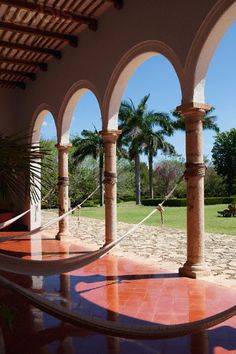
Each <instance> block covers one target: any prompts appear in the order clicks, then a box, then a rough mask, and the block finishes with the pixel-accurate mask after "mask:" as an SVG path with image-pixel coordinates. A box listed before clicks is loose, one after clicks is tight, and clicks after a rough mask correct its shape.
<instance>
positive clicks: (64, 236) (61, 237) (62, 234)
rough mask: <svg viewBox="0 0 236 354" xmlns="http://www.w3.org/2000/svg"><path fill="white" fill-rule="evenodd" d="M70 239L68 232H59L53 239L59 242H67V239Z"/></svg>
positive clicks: (70, 235)
mask: <svg viewBox="0 0 236 354" xmlns="http://www.w3.org/2000/svg"><path fill="white" fill-rule="evenodd" d="M71 237H72V234H71V233H70V231H59V232H58V233H57V234H56V237H55V239H56V240H58V241H60V240H62V241H67V240H68V239H71Z"/></svg>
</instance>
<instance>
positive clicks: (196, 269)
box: [178, 104, 209, 278]
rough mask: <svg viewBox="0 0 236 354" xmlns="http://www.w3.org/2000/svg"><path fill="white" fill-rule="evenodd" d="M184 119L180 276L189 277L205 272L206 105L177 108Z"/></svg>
mask: <svg viewBox="0 0 236 354" xmlns="http://www.w3.org/2000/svg"><path fill="white" fill-rule="evenodd" d="M178 109H179V110H180V111H181V113H182V114H183V115H184V117H185V128H186V161H187V162H186V180H187V261H186V263H185V264H184V266H183V267H182V268H180V269H179V273H180V275H183V276H189V277H192V278H196V277H199V276H201V275H206V274H208V273H209V271H208V270H207V266H206V264H205V244H204V176H205V165H204V161H203V133H202V129H203V128H202V126H203V124H202V121H203V117H204V115H205V112H206V111H207V110H208V109H209V107H208V106H206V105H197V104H191V105H188V106H182V107H180V108H178Z"/></svg>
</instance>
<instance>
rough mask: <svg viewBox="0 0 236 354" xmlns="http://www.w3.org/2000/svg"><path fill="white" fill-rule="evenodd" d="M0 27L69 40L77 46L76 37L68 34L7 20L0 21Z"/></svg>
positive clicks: (17, 31) (16, 31) (72, 44)
mask: <svg viewBox="0 0 236 354" xmlns="http://www.w3.org/2000/svg"><path fill="white" fill-rule="evenodd" d="M0 29H4V30H7V31H10V32H15V33H24V34H29V35H34V36H42V37H48V38H52V39H58V40H60V41H64V42H69V44H70V45H71V46H72V47H77V46H78V38H77V37H76V36H72V35H69V34H64V33H59V32H52V31H46V30H42V29H38V28H33V27H29V26H21V25H16V24H13V23H9V22H3V21H0Z"/></svg>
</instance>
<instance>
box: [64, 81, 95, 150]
mask: <svg viewBox="0 0 236 354" xmlns="http://www.w3.org/2000/svg"><path fill="white" fill-rule="evenodd" d="M88 91H91V92H92V93H93V95H94V96H95V97H96V99H97V102H98V105H99V109H100V111H101V99H100V96H99V94H98V91H97V89H96V87H95V85H93V84H92V83H91V82H89V81H87V80H81V81H79V82H77V83H75V84H74V85H73V86H72V87H71V88H70V89H69V90H68V92H67V93H66V95H65V98H64V100H63V103H62V105H61V107H60V111H59V117H58V122H59V136H58V141H59V143H61V144H68V143H69V135H70V126H71V120H72V117H73V112H74V109H75V106H76V105H77V104H78V102H79V100H80V98H81V97H82V96H83V95H84V94H85V93H86V92H88Z"/></svg>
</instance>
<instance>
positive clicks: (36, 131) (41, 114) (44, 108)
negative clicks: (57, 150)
mask: <svg viewBox="0 0 236 354" xmlns="http://www.w3.org/2000/svg"><path fill="white" fill-rule="evenodd" d="M48 113H51V115H52V117H53V120H54V124H55V127H56V131H57V135H58V130H57V124H56V120H55V116H54V114H53V112H52V109H51V107H50V106H49V105H48V104H46V103H42V104H40V105H39V107H37V109H36V110H35V112H34V114H33V118H32V125H31V129H30V137H31V142H32V143H36V142H38V141H39V140H40V130H41V127H42V124H43V121H44V118H45V116H46V115H47V114H48Z"/></svg>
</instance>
